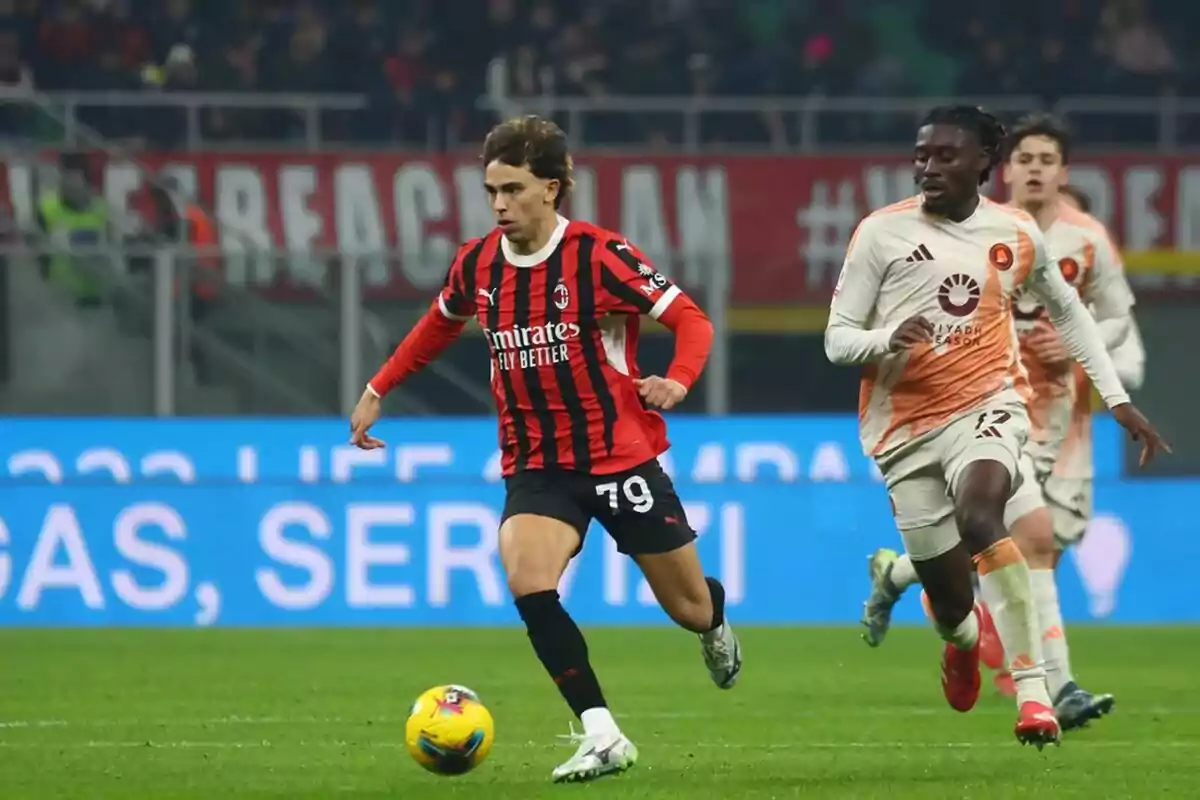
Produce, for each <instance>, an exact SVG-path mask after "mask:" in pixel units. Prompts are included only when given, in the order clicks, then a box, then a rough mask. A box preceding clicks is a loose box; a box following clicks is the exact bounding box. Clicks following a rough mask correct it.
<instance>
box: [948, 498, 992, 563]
mask: <svg viewBox="0 0 1200 800" xmlns="http://www.w3.org/2000/svg"><path fill="white" fill-rule="evenodd" d="M1003 508H1004V505H1003V503H999V504H996V503H990V502H988V501H987V499H986V498H978V499H972V500H968V501H966V502H963V503H960V504H959V505H958V506H957V507H956V508H955V509H954V521H955V523H956V524H957V525H958V532H959V535H960V536H962V539H963V541H964V542H966V543H967V547H968V548H969V549H970V550H971V551H972V552H978V551H979V550H981V549H983V548H986V547H988V546H990V545H991V544H992V543H993V542H995V541H996V540H997V539H999V538H1001V537H1002V536H1003V534H1004V511H1003Z"/></svg>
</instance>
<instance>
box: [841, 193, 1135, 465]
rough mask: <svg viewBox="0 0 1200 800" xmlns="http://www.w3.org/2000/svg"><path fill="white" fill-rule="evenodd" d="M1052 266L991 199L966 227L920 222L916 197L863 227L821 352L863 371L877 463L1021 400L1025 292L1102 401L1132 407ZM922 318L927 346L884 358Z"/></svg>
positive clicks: (1037, 235)
mask: <svg viewBox="0 0 1200 800" xmlns="http://www.w3.org/2000/svg"><path fill="white" fill-rule="evenodd" d="M1049 263H1050V262H1049V259H1048V257H1047V255H1046V248H1045V242H1044V240H1043V237H1042V233H1041V231H1040V230H1039V229H1038V226H1037V223H1036V222H1034V220H1033V218H1032V217H1030V216H1029V215H1028V214H1026V213H1024V212H1023V211H1020V210H1018V209H1015V208H1011V207H1008V206H1005V205H1001V204H998V203H994V202H992V201H990V200H987V199H986V198H980V201H979V206H978V208H977V209H976V210H975V213H974V214H972V215H971V216H970V217H969V218H967V219H966V220H964V221H962V222H952V221H950V220H948V219H945V218H943V217H940V216H936V215H932V214H928V213H926V212H925V211H924V209H923V206H922V200H921V198H920V197H914V198H911V199H909V200H905V201H902V202H900V203H897V204H895V205H892V206H888V207H887V208H883V209H881V210H879V211H877V212H875V213H873V214H871V215H870V216H868V217H867V218H866V219H864V220H863V221H862V222H861V223H860V224H859V227H858V229H857V230H856V232H855V234H854V237H853V238H852V239H851V242H850V247H849V249H848V251H847V253H846V261H845V264H844V265H843V267H842V274H841V275H840V276H839V278H838V285H837V288H836V289H835V290H834V297H833V303H832V305H831V309H830V315H829V326H828V328H827V329H826V334H825V351H826V354H827V355H828V357H829V358H830V360H832V361H834V362H835V363H841V364H854V363H857V364H864V365H865V366H866V369H865V370H864V376H863V381H862V388H861V392H860V395H859V422H860V429H861V430H860V432H861V437H862V443H863V449H864V450H865V451H866V452H867V453H868V454H870V455H876V456H878V455H884V454H886V453H888V452H889V451H891V450H893V449H895V448H896V447H899V446H900V445H902V444H904V443H905V442H908V441H909V440H911V439H914V438H916V437H918V436H921V435H922V434H925V433H928V432H929V431H932V430H935V429H937V428H939V427H941V426H943V425H945V424H947V423H949V422H952V421H953V420H955V419H958V418H959V417H962V416H964V415H966V414H969V413H971V412H972V411H975V410H977V409H978V408H980V407H981V406H982V405H984V404H986V403H989V402H991V401H997V402H1021V401H1025V400H1028V397H1029V385H1028V381H1027V378H1026V375H1025V371H1024V369H1023V368H1022V367H1021V364H1020V360H1019V357H1018V342H1017V335H1016V328H1015V325H1014V321H1013V315H1012V301H1013V296H1014V294H1015V293H1016V291H1017V289H1018V288H1019V287H1021V286H1022V285H1023V284H1024V285H1028V286H1029V289H1030V291H1032V292H1034V293H1035V294H1036V296H1038V297H1040V298H1041V299H1042V302H1043V303H1045V304H1046V305H1047V306H1048V307H1050V308H1051V317H1052V318H1054V320H1055V322H1056V323H1058V324H1059V327H1060V331H1061V332H1062V335H1063V338H1064V340H1065V341H1067V343H1068V346H1071V347H1072V352H1073V353H1077V354H1078V357H1079V360H1080V361H1081V363H1083V364H1084V365H1085V367H1087V368H1088V370H1089V374H1092V375H1095V376H1098V377H1099V378H1100V384H1098V385H1102V386H1103V388H1104V396H1105V399H1106V401H1108V402H1110V404H1115V403H1116V402H1127V401H1128V397H1127V396H1126V395H1125V393H1124V391H1123V389H1122V388H1121V384H1120V381H1119V380H1118V379H1117V377H1116V374H1115V371H1114V369H1113V367H1112V363H1111V361H1109V360H1108V359H1107V357H1106V354H1105V353H1104V350H1103V345H1102V344H1101V343H1100V342H1099V341H1098V334H1097V332H1096V330H1095V328H1094V326H1092V327H1091V328H1090V329H1089V328H1088V326H1089V325H1091V320H1090V319H1088V316H1087V312H1086V311H1085V310H1084V308H1083V305H1082V304H1081V303H1080V301H1079V298H1078V297H1077V296H1076V295H1075V293H1074V291H1073V290H1072V289H1071V288H1070V287H1069V286H1068V285H1067V284H1066V283H1065V282H1064V281H1063V280H1062V278H1061V276H1060V275H1059V273H1058V270H1057V269H1053V270H1051V269H1050V268H1049ZM918 314H919V315H922V316H924V317H925V318H926V319H927V320H929V322H930V323H931V324H932V325H933V327H934V329H935V333H934V336H933V340H932V341H930V342H926V343H924V344H920V345H917V346H915V347H911V348H908V349H904V350H900V351H898V352H891V351H890V347H889V341H890V339H891V336H892V334H893V333H894V332H895V330H896V327H897V326H898V325H899V324H900V323H902V322H903V321H904V320H906V319H908V318H910V317H912V316H915V315H918Z"/></svg>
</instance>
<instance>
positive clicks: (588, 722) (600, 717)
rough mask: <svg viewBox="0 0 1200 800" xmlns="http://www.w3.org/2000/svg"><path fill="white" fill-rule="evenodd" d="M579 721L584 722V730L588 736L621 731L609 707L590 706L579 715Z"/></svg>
mask: <svg viewBox="0 0 1200 800" xmlns="http://www.w3.org/2000/svg"><path fill="white" fill-rule="evenodd" d="M579 721H580V722H582V723H583V732H584V733H586V734H587V735H588V736H593V735H596V734H606V733H607V734H620V733H621V729H620V728H619V727H617V721H616V720H615V719H613V715H612V712H611V711H609V710H608V709H607V708H589V709H588V710H587V711H585V712H583V713H582V714H580V715H579Z"/></svg>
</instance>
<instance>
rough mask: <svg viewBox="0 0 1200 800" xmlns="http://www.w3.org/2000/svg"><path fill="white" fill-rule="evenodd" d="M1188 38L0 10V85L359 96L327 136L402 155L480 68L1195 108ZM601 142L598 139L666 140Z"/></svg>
mask: <svg viewBox="0 0 1200 800" xmlns="http://www.w3.org/2000/svg"><path fill="white" fill-rule="evenodd" d="M1197 29H1200V4H1195V3H1179V2H1169V0H1008V2H1005V3H1002V4H1000V3H983V4H979V3H977V4H968V5H965V6H964V5H963V4H961V3H956V2H953V0H861V2H854V3H847V2H842V1H841V0H736V2H734V0H588V2H580V1H579V0H573V1H572V2H561V0H560V1H558V2H555V0H454V2H438V1H437V0H387V1H386V2H384V1H383V0H351V1H350V2H339V1H338V0H257V1H256V2H244V0H0V84H7V85H8V86H9V87H10V88H11V87H34V88H36V89H39V90H44V91H53V90H135V91H136V90H146V91H163V92H184V91H191V90H198V91H221V92H356V93H362V94H365V95H366V96H367V97H368V98H369V108H368V109H367V110H366V111H362V112H353V113H352V114H343V115H341V116H340V117H336V115H335V117H336V118H335V119H334V120H333V124H332V125H330V127H331V128H332V130H333V131H334V132H335V134H337V135H339V136H342V137H345V138H349V139H359V140H368V141H376V140H385V139H386V140H397V139H399V140H403V141H416V142H420V141H424V140H426V138H427V134H428V133H429V130H430V125H431V124H433V123H434V122H436V124H437V125H439V126H443V132H448V138H450V139H451V140H462V139H465V138H470V137H472V136H474V135H476V134H478V133H479V130H478V128H479V127H481V126H484V125H486V124H488V122H490V121H491V120H492V119H493V117H492V116H490V115H488V114H487V113H484V112H479V111H476V101H477V99H478V98H479V97H480V96H481V95H482V94H484V93H485V91H486V89H487V86H488V80H489V75H490V76H491V79H492V81H493V82H494V81H495V79H496V76H497V75H498V74H503V75H504V78H505V80H504V83H506V85H507V86H508V87H509V90H510V92H511V93H512V94H513V95H515V96H518V97H519V96H529V95H538V94H543V93H551V94H559V95H590V96H598V95H646V94H673V95H695V94H711V95H739V96H747V95H750V96H755V95H793V96H813V95H817V96H831V95H833V96H881V95H882V96H887V95H894V96H922V95H925V96H935V95H936V96H946V95H951V94H961V95H973V96H993V95H999V94H1029V95H1036V96H1039V97H1042V98H1043V99H1044V100H1046V101H1053V100H1054V99H1056V98H1058V97H1061V96H1064V95H1072V94H1088V95H1097V94H1117V95H1126V96H1134V97H1146V96H1154V95H1158V94H1163V93H1177V94H1183V95H1188V94H1192V95H1196V94H1200V68H1198V66H1197V64H1198V61H1200V56H1198V54H1197V52H1196V50H1195V48H1191V47H1188V44H1189V42H1188V41H1187V40H1186V38H1185V37H1187V36H1188V34H1189V33H1190V32H1192V31H1195V30H1197ZM497 56H504V57H505V58H504V59H503V62H502V63H503V66H498V67H495V68H493V69H489V65H491V64H493V63H494V62H495V59H496V57H497ZM84 118H85V121H87V122H89V123H91V124H92V125H94V126H96V127H98V128H100V129H101V130H102V131H103V132H104V133H106V134H108V135H110V136H131V135H134V134H139V135H140V134H144V133H146V132H151V133H152V134H153V137H154V138H156V139H158V140H161V141H163V142H164V143H171V142H172V141H173V140H175V139H177V138H178V137H179V136H181V135H182V129H181V121H180V120H179V119H178V117H177V116H172V114H171V113H165V114H164V113H162V112H161V110H160V109H153V110H150V111H145V112H138V113H134V114H131V113H130V112H129V111H128V109H125V110H119V111H118V110H113V109H104V108H90V109H86V113H85V114H84ZM4 122H5V127H6V128H8V129H9V133H10V134H11V133H12V132H13V131H12V128H13V126H19V125H22V124H24V125H28V124H29V120H28V119H26V118H21V119H17V118H15V117H14V115H13V114H12V113H11V112H6V118H5V120H4ZM905 122H906V125H907V122H909V120H906V121H905ZM202 124H203V132H204V135H205V137H206V138H210V139H216V140H231V139H240V140H244V139H259V140H264V139H280V138H284V137H287V136H294V135H298V132H299V129H300V126H299V124H298V119H297V117H296V115H295V114H294V113H293V114H289V113H285V112H277V113H272V112H263V111H260V110H244V109H243V110H232V109H225V110H222V109H216V110H210V111H209V112H207V113H206V114H205V117H204V119H203V121H202ZM617 128H619V126H617ZM617 128H613V127H611V126H610V128H609V129H608V130H606V131H604V132H603V133H604V135H607V136H615V137H622V136H633V137H636V138H643V137H654V136H657V135H661V134H662V133H663V132H662V131H660V130H657V129H655V128H654V126H649V127H647V126H639V127H638V128H637V129H636V130H633V131H622V130H619V129H617ZM734 135H739V136H741V135H746V132H745V131H739V132H735V133H734ZM437 138H439V139H440V138H443V137H441V136H440V135H439V136H438V137H437Z"/></svg>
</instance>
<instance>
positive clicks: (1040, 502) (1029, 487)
mask: <svg viewBox="0 0 1200 800" xmlns="http://www.w3.org/2000/svg"><path fill="white" fill-rule="evenodd" d="M1046 454H1047V451H1045V450H1044V449H1042V448H1041V447H1039V446H1035V445H1034V444H1033V443H1030V445H1029V446H1027V447H1026V448H1025V451H1024V452H1023V453H1022V454H1021V463H1020V470H1021V477H1022V480H1021V482H1020V484H1018V486H1017V488H1016V490H1015V491H1014V492H1013V496H1012V499H1011V500H1009V501H1008V505H1007V506H1006V507H1005V509H1004V525H1005V527H1008V528H1012V525H1013V523H1014V522H1016V521H1017V520H1019V519H1020V518H1021V517H1023V516H1025V515H1026V514H1028V513H1029V512H1031V511H1034V510H1035V509H1038V508H1043V507H1044V508H1047V509H1049V510H1050V520H1051V524H1052V525H1053V526H1054V540H1055V544H1056V545H1057V546H1058V549H1060V550H1063V549H1066V548H1067V547H1069V546H1071V545H1073V544H1077V543H1078V542H1079V540H1080V539H1082V538H1083V534H1084V531H1085V530H1086V529H1087V523H1088V520H1089V519H1091V517H1092V482H1091V480H1089V479H1086V478H1062V477H1059V476H1057V475H1054V474H1052V472H1051V471H1052V470H1053V468H1054V461H1053V457H1051V459H1050V460H1049V461H1047V460H1046Z"/></svg>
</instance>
